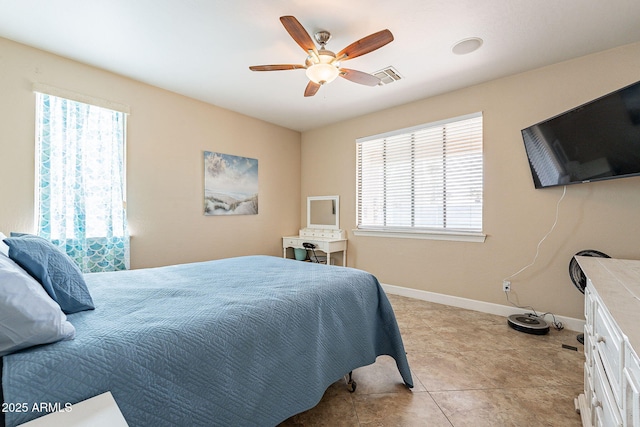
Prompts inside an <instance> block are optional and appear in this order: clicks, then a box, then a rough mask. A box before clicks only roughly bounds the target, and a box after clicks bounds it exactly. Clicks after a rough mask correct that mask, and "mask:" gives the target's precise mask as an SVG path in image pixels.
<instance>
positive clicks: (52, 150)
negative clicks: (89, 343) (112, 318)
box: [36, 92, 129, 272]
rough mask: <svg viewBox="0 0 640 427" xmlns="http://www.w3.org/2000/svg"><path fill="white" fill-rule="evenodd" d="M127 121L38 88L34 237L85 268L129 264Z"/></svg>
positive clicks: (116, 267)
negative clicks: (126, 166)
mask: <svg viewBox="0 0 640 427" xmlns="http://www.w3.org/2000/svg"><path fill="white" fill-rule="evenodd" d="M125 118H126V115H125V113H124V112H120V111H115V110H111V109H107V108H102V107H99V106H96V105H90V104H86V103H82V102H77V101H73V100H70V99H65V98H61V97H58V96H53V95H48V94H45V93H39V92H36V223H37V234H38V235H39V236H42V237H44V238H46V239H48V240H50V241H52V242H53V243H54V244H56V245H58V246H59V247H60V248H61V249H62V250H63V251H64V252H66V253H67V254H68V255H69V256H70V257H71V259H73V260H74V261H75V262H76V263H77V264H78V266H79V267H80V269H81V270H82V271H83V272H96V271H113V270H124V269H127V268H128V267H129V236H128V233H127V221H126V212H125V159H124V155H125Z"/></svg>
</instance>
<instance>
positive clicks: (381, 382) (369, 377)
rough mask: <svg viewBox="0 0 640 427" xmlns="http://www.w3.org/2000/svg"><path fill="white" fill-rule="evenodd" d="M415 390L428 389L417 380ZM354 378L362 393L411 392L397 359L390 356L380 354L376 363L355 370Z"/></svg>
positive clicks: (358, 390) (358, 391) (358, 389)
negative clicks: (405, 383)
mask: <svg viewBox="0 0 640 427" xmlns="http://www.w3.org/2000/svg"><path fill="white" fill-rule="evenodd" d="M412 376H414V385H413V389H411V390H412V391H414V392H418V391H426V389H425V388H424V386H423V385H422V383H420V382H416V381H415V375H412ZM353 379H354V380H355V381H356V384H357V387H356V392H357V393H358V394H359V395H360V394H375V393H409V390H410V389H409V388H407V387H406V386H405V385H404V382H403V381H402V376H401V375H400V372H398V368H397V367H396V361H395V359H394V358H393V357H390V356H380V357H378V358H377V359H376V363H373V364H371V365H369V366H364V367H362V368H358V369H355V370H354V371H353Z"/></svg>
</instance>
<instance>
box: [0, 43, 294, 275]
mask: <svg viewBox="0 0 640 427" xmlns="http://www.w3.org/2000/svg"><path fill="white" fill-rule="evenodd" d="M33 82H39V83H43V84H47V85H51V86H55V87H58V88H62V89H66V90H69V91H74V92H79V93H83V94H86V95H90V96H92V97H96V98H102V99H106V100H110V101H114V102H118V103H122V104H126V105H129V106H130V108H131V115H130V116H129V118H128V126H127V130H128V137H127V144H128V147H127V162H128V163H127V174H128V176H127V178H128V218H129V227H130V229H131V233H132V241H131V265H132V267H133V268H139V267H149V266H159V265H166V264H173V263H181V262H190V261H199V260H206V259H214V258H223V257H229V256H237V255H248V254H270V255H280V254H281V253H282V252H281V251H282V249H281V236H283V235H290V234H295V233H297V230H298V228H299V224H300V223H299V217H300V133H298V132H294V131H291V130H288V129H284V128H282V127H278V126H275V125H272V124H268V123H265V122H263V121H260V120H256V119H253V118H249V117H247V116H243V115H241V114H237V113H234V112H231V111H228V110H225V109H222V108H218V107H215V106H212V105H209V104H205V103H202V102H199V101H195V100H193V99H190V98H187V97H184V96H180V95H176V94H174V93H171V92H168V91H164V90H161V89H157V88H154V87H152V86H149V85H145V84H141V83H138V82H135V81H133V80H130V79H127V78H124V77H121V76H118V75H115V74H112V73H109V72H106V71H102V70H98V69H95V68H92V67H89V66H86V65H83V64H79V63H77V62H74V61H71V60H67V59H64V58H61V57H58V56H55V55H51V54H49V53H45V52H43V51H40V50H36V49H32V48H29V47H26V46H23V45H20V44H17V43H14V42H11V41H9V40H6V39H0V94H1V96H0V160H1V164H2V166H1V167H0V200H1V202H0V231H2V232H4V233H5V234H8V233H9V232H10V231H33V227H34V222H33V206H34V202H33V199H34V190H33V188H34V102H35V97H34V94H33V92H32V83H33ZM203 151H218V152H222V153H226V154H233V155H238V156H245V157H251V158H256V159H258V162H259V214H258V215H247V216H227V217H220V216H215V217H213V216H207V217H205V216H204V215H203V186H204V184H203V182H204V177H203V168H204V166H203V164H204V163H203Z"/></svg>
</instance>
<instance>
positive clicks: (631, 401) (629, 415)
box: [622, 347, 640, 427]
mask: <svg viewBox="0 0 640 427" xmlns="http://www.w3.org/2000/svg"><path fill="white" fill-rule="evenodd" d="M624 359H625V362H624V364H625V367H624V370H623V372H622V413H623V414H624V425H625V426H627V427H640V361H638V357H637V356H636V355H635V353H634V352H633V351H631V349H630V348H629V347H625V358H624Z"/></svg>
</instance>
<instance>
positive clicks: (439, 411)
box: [281, 295, 584, 427]
mask: <svg viewBox="0 0 640 427" xmlns="http://www.w3.org/2000/svg"><path fill="white" fill-rule="evenodd" d="M389 300H390V301H391V304H392V305H393V308H394V311H395V313H396V317H397V319H398V324H399V326H400V330H401V332H402V337H403V341H404V344H405V348H406V350H407V357H408V359H409V366H410V367H411V372H412V376H413V380H414V385H415V387H414V389H413V390H409V389H407V388H406V387H405V386H404V384H403V383H402V378H401V377H400V374H399V373H398V370H397V368H396V366H395V361H394V360H393V359H392V358H391V357H388V356H381V357H378V359H377V360H376V362H375V363H374V364H372V365H369V366H366V367H362V368H358V369H356V370H354V379H355V380H356V381H357V383H358V386H357V388H356V391H355V392H354V393H349V392H348V390H347V388H346V386H345V383H344V381H338V382H336V383H335V384H333V385H332V386H331V387H330V388H329V389H328V390H327V392H326V393H325V396H324V397H323V398H322V401H321V402H320V403H319V404H318V405H317V406H316V407H314V408H312V409H311V410H309V411H306V412H303V413H302V414H298V415H296V416H294V417H292V418H290V419H288V420H286V421H285V422H284V423H282V424H281V425H282V426H325V425H326V426H399V427H405V426H407V427H410V426H448V427H450V426H454V427H461V426H474V427H475V426H491V427H494V426H522V425H531V426H554V427H555V426H569V427H571V426H576V427H578V426H580V425H581V422H580V417H579V415H578V414H576V413H575V409H574V405H573V399H574V398H575V397H576V396H577V395H578V394H579V393H580V392H581V390H582V381H583V370H582V369H583V368H582V367H583V363H584V348H583V346H582V345H580V344H579V343H578V342H577V340H576V335H577V332H573V331H567V330H562V331H557V330H555V329H552V330H551V331H550V332H549V334H547V335H530V334H525V333H522V332H518V331H515V330H513V329H511V328H510V327H508V326H507V319H506V318H505V317H501V316H494V315H489V314H484V313H479V312H475V311H472V310H463V309H459V308H456V307H450V306H445V305H441V304H435V303H430V302H426V301H420V300H416V299H411V298H406V297H400V296H396V295H389ZM548 320H550V319H548ZM562 344H568V345H570V346H573V347H576V349H577V351H573V350H567V349H563V348H562Z"/></svg>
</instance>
